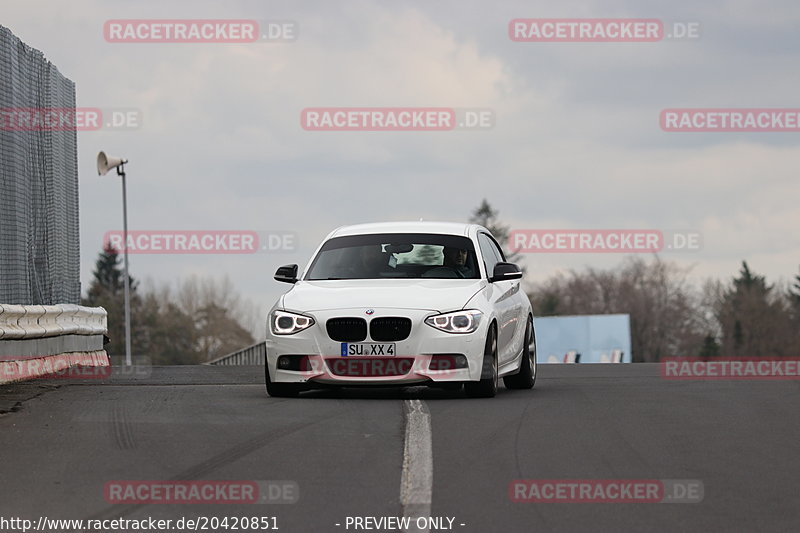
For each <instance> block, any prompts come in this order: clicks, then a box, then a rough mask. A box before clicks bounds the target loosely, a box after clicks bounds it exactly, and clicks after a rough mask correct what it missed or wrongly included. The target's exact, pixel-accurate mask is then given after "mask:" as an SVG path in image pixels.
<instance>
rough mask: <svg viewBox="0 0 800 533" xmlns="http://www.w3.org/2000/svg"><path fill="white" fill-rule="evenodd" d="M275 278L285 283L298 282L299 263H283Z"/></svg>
mask: <svg viewBox="0 0 800 533" xmlns="http://www.w3.org/2000/svg"><path fill="white" fill-rule="evenodd" d="M275 280H276V281H282V282H283V283H297V265H283V266H282V267H280V268H279V269H278V270H277V271H276V272H275Z"/></svg>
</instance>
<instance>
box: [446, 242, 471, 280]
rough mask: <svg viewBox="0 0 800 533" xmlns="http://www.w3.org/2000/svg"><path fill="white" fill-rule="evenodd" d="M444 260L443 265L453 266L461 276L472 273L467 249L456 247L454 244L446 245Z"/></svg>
mask: <svg viewBox="0 0 800 533" xmlns="http://www.w3.org/2000/svg"><path fill="white" fill-rule="evenodd" d="M442 254H443V255H444V260H443V261H442V266H446V267H448V268H452V269H453V270H455V271H456V272H457V273H459V274H460V275H461V277H468V276H471V275H472V270H471V269H470V268H469V267H468V266H467V251H466V250H464V249H463V248H454V247H452V246H445V247H444V248H443V249H442Z"/></svg>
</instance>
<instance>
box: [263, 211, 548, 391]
mask: <svg viewBox="0 0 800 533" xmlns="http://www.w3.org/2000/svg"><path fill="white" fill-rule="evenodd" d="M520 278H522V272H521V271H520V269H519V268H518V267H517V265H515V264H513V263H508V262H506V261H505V257H504V255H503V252H502V250H501V248H500V246H499V245H498V244H497V241H496V240H495V239H494V237H492V235H491V234H490V233H489V231H488V230H487V229H486V228H484V227H482V226H478V225H474V224H472V225H470V224H455V223H445V222H400V223H378V224H363V225H357V226H347V227H342V228H339V229H336V230H334V231H333V232H332V233H331V234H330V235H328V237H327V238H326V239H325V240H324V241H323V242H322V244H321V245H320V246H319V247H318V248H317V250H316V252H315V253H314V255H313V257H312V258H311V261H310V262H309V263H308V265H307V266H306V268H305V270H303V271H302V273H301V272H299V269H298V266H297V265H287V266H283V267H281V268H279V269H278V271H277V273H276V274H275V279H276V280H278V281H282V282H286V283H291V284H292V288H291V289H290V290H289V291H288V292H286V293H285V294H284V295H283V296H281V297H280V299H279V300H278V302H277V303H276V304H275V306H274V307H273V308H272V309H271V310H270V312H269V317H268V325H267V342H266V346H267V355H266V365H265V366H266V371H265V374H266V385H267V392H268V393H269V394H270V395H271V396H295V395H297V394H298V393H299V392H301V391H303V390H308V389H311V388H317V387H327V386H346V387H349V386H364V385H392V386H404V385H431V386H440V387H445V388H452V389H460V388H461V387H462V386H463V387H464V389H465V391H466V393H467V394H468V395H469V396H476V397H492V396H494V395H495V393H496V392H497V386H498V380H499V378H501V377H502V378H503V381H504V383H505V386H506V387H507V388H513V389H530V388H532V387H533V385H534V382H535V380H536V342H535V329H534V321H533V312H532V310H531V305H530V302H529V300H528V298H527V296H526V295H525V293H524V292H523V291H522V290H521V289H520Z"/></svg>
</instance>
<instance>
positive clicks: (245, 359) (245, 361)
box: [206, 342, 267, 365]
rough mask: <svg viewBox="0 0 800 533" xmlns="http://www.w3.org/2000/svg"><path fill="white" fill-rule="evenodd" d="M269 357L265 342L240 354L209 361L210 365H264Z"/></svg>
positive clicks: (243, 350)
mask: <svg viewBox="0 0 800 533" xmlns="http://www.w3.org/2000/svg"><path fill="white" fill-rule="evenodd" d="M266 356H267V345H266V344H265V343H264V342H259V343H256V344H254V345H252V346H248V347H247V348H242V349H241V350H239V351H238V352H233V353H230V354H228V355H223V356H222V357H218V358H216V359H214V360H213V361H209V362H208V363H206V364H208V365H263V364H264V359H265V358H266Z"/></svg>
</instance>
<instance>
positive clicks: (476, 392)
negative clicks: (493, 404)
mask: <svg viewBox="0 0 800 533" xmlns="http://www.w3.org/2000/svg"><path fill="white" fill-rule="evenodd" d="M497 381H498V377H497V331H496V330H495V328H494V326H490V327H489V334H488V335H487V337H486V346H485V347H484V349H483V368H482V369H481V379H480V381H467V382H465V383H464V391H465V392H466V393H467V396H469V397H471V398H494V396H495V395H496V394H497Z"/></svg>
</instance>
